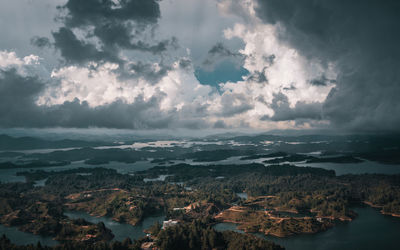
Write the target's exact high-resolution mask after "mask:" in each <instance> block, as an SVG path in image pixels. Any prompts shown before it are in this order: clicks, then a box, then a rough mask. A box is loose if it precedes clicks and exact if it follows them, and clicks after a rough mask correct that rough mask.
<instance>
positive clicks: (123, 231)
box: [64, 211, 165, 241]
mask: <svg viewBox="0 0 400 250" xmlns="http://www.w3.org/2000/svg"><path fill="white" fill-rule="evenodd" d="M64 215H66V216H68V217H69V218H71V219H78V218H82V219H85V220H86V221H89V222H91V223H95V224H97V223H99V222H103V223H104V225H105V226H106V227H107V228H109V229H111V231H112V233H113V234H114V236H115V237H114V240H117V241H123V240H124V239H126V238H128V237H129V238H131V239H132V240H135V239H139V238H141V237H143V236H145V235H146V234H145V233H144V232H143V230H145V229H148V228H149V227H151V226H152V225H153V224H154V223H156V222H157V221H158V222H160V223H161V224H162V222H163V221H164V219H165V216H164V215H159V216H152V217H146V218H144V219H143V221H142V222H141V223H139V224H138V225H136V226H132V225H129V224H125V223H118V222H116V221H113V220H112V219H111V218H108V217H96V216H92V215H90V214H87V213H85V212H80V211H68V212H64Z"/></svg>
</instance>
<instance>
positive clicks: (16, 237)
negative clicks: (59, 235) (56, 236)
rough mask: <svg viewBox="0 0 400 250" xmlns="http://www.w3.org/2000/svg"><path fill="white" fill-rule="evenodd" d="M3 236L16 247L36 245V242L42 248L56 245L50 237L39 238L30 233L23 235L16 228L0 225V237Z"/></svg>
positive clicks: (23, 233)
mask: <svg viewBox="0 0 400 250" xmlns="http://www.w3.org/2000/svg"><path fill="white" fill-rule="evenodd" d="M3 234H5V235H6V236H7V237H8V238H9V239H10V240H11V242H13V243H14V244H16V245H28V244H33V245H36V244H37V243H38V242H40V244H42V246H45V245H46V246H55V245H57V244H58V242H57V241H55V240H53V239H52V237H49V236H40V235H34V234H32V233H25V232H22V231H19V230H18V229H17V228H16V227H6V226H3V225H0V236H1V235H3Z"/></svg>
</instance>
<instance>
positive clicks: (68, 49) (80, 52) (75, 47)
mask: <svg viewBox="0 0 400 250" xmlns="http://www.w3.org/2000/svg"><path fill="white" fill-rule="evenodd" d="M53 37H54V45H55V47H57V48H58V49H59V50H60V52H61V56H62V57H63V58H64V59H65V60H66V61H67V62H69V63H77V64H80V63H87V62H89V61H111V62H121V60H120V59H119V58H118V57H117V56H115V55H114V53H112V52H107V51H101V50H98V49H97V48H96V46H95V45H93V44H91V43H86V42H84V41H82V40H79V39H78V38H77V37H76V36H75V34H74V33H73V32H72V30H70V29H69V28H65V27H61V28H60V29H59V30H58V31H57V32H53Z"/></svg>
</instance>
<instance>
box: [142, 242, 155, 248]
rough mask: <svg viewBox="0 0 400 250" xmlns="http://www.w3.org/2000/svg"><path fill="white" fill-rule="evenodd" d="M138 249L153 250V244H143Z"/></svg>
mask: <svg viewBox="0 0 400 250" xmlns="http://www.w3.org/2000/svg"><path fill="white" fill-rule="evenodd" d="M140 248H141V249H143V250H151V249H154V242H144V243H143V244H142V246H141V247H140Z"/></svg>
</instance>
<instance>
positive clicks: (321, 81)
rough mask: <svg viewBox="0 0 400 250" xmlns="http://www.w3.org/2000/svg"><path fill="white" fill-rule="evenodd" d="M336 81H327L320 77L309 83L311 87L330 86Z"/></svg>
mask: <svg viewBox="0 0 400 250" xmlns="http://www.w3.org/2000/svg"><path fill="white" fill-rule="evenodd" d="M335 83H336V80H333V79H328V78H326V77H325V76H321V77H320V78H316V79H312V80H311V81H310V84H311V85H314V86H328V85H330V84H335Z"/></svg>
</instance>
